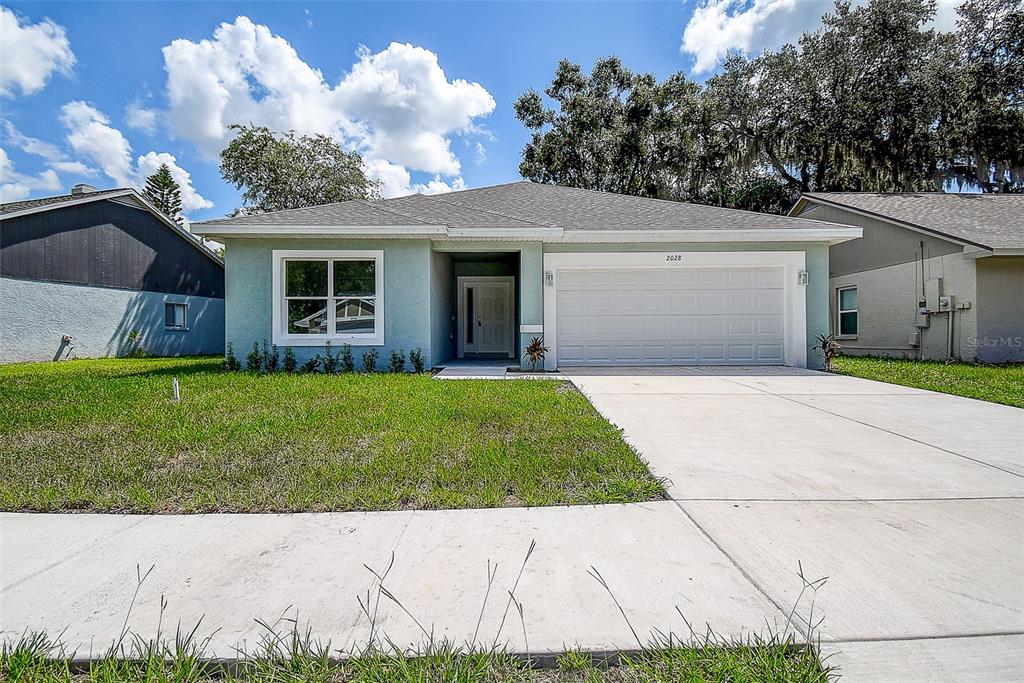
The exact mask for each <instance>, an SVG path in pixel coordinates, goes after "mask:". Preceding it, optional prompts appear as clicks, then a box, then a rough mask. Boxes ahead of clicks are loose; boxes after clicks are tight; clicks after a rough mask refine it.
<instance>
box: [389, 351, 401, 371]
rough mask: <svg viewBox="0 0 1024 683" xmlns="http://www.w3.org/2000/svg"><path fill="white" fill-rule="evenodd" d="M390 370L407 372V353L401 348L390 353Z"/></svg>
mask: <svg viewBox="0 0 1024 683" xmlns="http://www.w3.org/2000/svg"><path fill="white" fill-rule="evenodd" d="M388 372H405V354H404V353H403V352H402V351H401V350H400V349H395V350H393V351H392V352H391V353H390V354H389V355H388Z"/></svg>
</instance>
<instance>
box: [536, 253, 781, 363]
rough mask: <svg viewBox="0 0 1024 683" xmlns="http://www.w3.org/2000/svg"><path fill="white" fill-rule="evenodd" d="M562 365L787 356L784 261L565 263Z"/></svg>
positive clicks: (560, 304) (560, 309)
mask: <svg viewBox="0 0 1024 683" xmlns="http://www.w3.org/2000/svg"><path fill="white" fill-rule="evenodd" d="M556 280H557V281H556V292H555V296H556V315H557V318H558V320H557V337H558V339H557V346H558V361H559V364H560V365H566V366H569V365H643V364H651V365H668V364H717V363H742V364H753V363H765V364H768V363H771V364H778V363H782V362H784V346H785V345H784V339H783V333H784V326H783V318H784V315H783V311H784V302H785V299H784V290H783V286H782V285H783V270H782V269H781V268H692V269H686V268H660V269H658V268H655V269H651V268H648V269H642V268H638V269H621V270H620V269H607V268H606V269H585V270H569V269H566V270H561V271H559V273H558V276H557V279H556Z"/></svg>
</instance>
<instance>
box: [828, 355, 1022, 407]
mask: <svg viewBox="0 0 1024 683" xmlns="http://www.w3.org/2000/svg"><path fill="white" fill-rule="evenodd" d="M836 365H837V366H838V368H839V372H840V373H842V374H844V375H852V376H853V377H862V378H864V379H874V380H878V381H880V382H889V383H890V384H901V385H903V386H907V387H916V388H918V389H930V390H931V391H941V392H942V393H944V394H953V395H955V396H965V397H967V398H977V399H981V400H982V401H991V402H992V403H1003V404H1005V405H1008V406H1017V407H1018V408H1024V364H1020V363H1018V364H1012V365H973V364H970V363H942V362H939V361H915V360H902V359H895V358H870V357H866V356H841V357H839V358H836Z"/></svg>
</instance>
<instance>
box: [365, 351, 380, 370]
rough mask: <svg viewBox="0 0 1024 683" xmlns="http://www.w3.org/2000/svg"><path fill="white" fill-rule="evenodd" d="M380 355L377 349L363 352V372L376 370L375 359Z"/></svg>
mask: <svg viewBox="0 0 1024 683" xmlns="http://www.w3.org/2000/svg"><path fill="white" fill-rule="evenodd" d="M379 357H380V353H379V352H378V351H377V349H370V350H369V351H367V352H366V353H364V354H363V372H376V371H377V359H378V358H379Z"/></svg>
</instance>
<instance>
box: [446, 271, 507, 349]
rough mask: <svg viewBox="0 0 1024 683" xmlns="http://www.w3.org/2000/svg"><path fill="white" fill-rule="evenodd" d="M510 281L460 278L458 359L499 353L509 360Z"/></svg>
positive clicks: (492, 278)
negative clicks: (464, 356) (469, 354)
mask: <svg viewBox="0 0 1024 683" xmlns="http://www.w3.org/2000/svg"><path fill="white" fill-rule="evenodd" d="M512 281H513V280H512V278H511V277H460V278H459V356H460V357H462V356H463V355H464V354H466V353H502V354H508V356H509V358H511V357H512V355H513V352H514V340H513V336H512V333H513V324H514V323H513V320H514V315H513V310H512V309H513V297H512Z"/></svg>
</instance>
